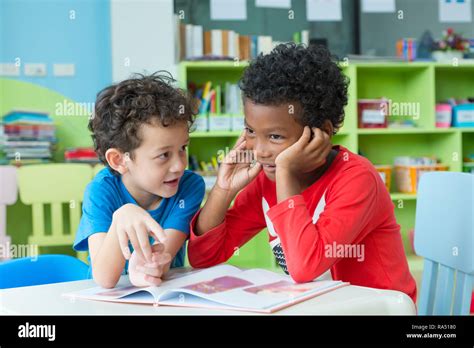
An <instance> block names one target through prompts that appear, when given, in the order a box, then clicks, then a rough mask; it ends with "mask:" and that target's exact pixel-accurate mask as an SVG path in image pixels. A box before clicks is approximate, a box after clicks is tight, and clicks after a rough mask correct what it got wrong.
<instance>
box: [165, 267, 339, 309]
mask: <svg viewBox="0 0 474 348" xmlns="http://www.w3.org/2000/svg"><path fill="white" fill-rule="evenodd" d="M195 279H197V278H195ZM188 280H189V282H187V285H185V286H182V287H181V288H179V289H173V290H170V291H169V292H166V293H163V294H162V295H161V296H160V300H159V303H160V304H173V305H186V301H188V300H191V299H193V302H195V301H194V296H198V297H201V298H203V299H207V300H209V301H212V302H214V303H219V304H222V305H225V306H231V307H238V308H248V309H254V310H268V309H271V308H273V307H277V306H280V305H283V304H291V303H292V302H295V301H297V300H298V299H300V298H302V297H305V296H309V295H311V294H317V293H319V292H323V291H326V290H328V289H330V288H333V287H336V286H340V285H341V284H342V282H341V281H317V282H310V283H303V284H297V283H295V282H294V281H293V280H292V279H291V277H289V276H287V275H280V274H276V273H273V272H270V271H266V270H258V269H252V270H248V271H242V272H240V273H236V274H233V275H229V274H226V275H223V276H222V275H221V276H218V277H215V278H213V279H209V278H207V280H204V279H202V278H201V279H197V280H198V281H197V282H191V281H190V280H191V279H186V281H188ZM189 305H192V304H191V303H189Z"/></svg>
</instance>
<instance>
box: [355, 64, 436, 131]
mask: <svg viewBox="0 0 474 348" xmlns="http://www.w3.org/2000/svg"><path fill="white" fill-rule="evenodd" d="M381 97H385V98H388V99H389V101H390V103H391V104H390V107H389V114H390V116H388V117H389V122H390V121H399V120H413V121H414V123H415V124H416V125H417V126H418V127H420V128H426V129H430V128H434V124H435V97H434V69H433V67H432V66H427V65H413V64H394V65H359V66H357V98H358V99H374V98H381ZM396 108H398V110H397V109H396ZM403 109H408V110H403ZM405 111H406V112H405ZM395 113H396V114H397V115H391V114H395ZM405 113H409V114H411V115H404V114H405Z"/></svg>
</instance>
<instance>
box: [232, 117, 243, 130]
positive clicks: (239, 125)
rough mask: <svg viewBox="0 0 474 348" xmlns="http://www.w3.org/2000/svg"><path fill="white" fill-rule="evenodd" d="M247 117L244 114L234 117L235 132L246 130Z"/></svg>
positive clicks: (233, 126) (233, 127) (233, 128)
mask: <svg viewBox="0 0 474 348" xmlns="http://www.w3.org/2000/svg"><path fill="white" fill-rule="evenodd" d="M244 121H245V117H244V115H242V114H234V115H232V121H231V123H232V127H231V129H232V130H233V131H242V130H243V129H244V128H245V122H244Z"/></svg>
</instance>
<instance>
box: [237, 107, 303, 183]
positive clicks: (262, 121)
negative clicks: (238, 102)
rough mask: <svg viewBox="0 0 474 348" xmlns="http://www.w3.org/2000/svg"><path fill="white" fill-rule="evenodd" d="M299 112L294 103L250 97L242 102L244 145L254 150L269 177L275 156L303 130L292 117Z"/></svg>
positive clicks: (273, 167)
mask: <svg viewBox="0 0 474 348" xmlns="http://www.w3.org/2000/svg"><path fill="white" fill-rule="evenodd" d="M298 112H301V111H300V108H299V107H298V106H297V105H295V104H282V105H279V106H270V105H260V104H255V103H253V102H252V101H251V100H246V101H245V102H244V113H245V127H246V134H245V139H246V141H247V149H249V150H253V151H254V153H255V154H256V156H257V158H256V159H257V161H258V162H260V163H261V164H262V167H263V171H264V172H265V175H266V176H267V178H269V179H270V180H272V181H275V170H276V168H275V159H276V157H277V156H278V155H279V154H280V152H282V151H283V150H285V149H286V148H288V147H289V146H291V145H293V144H294V143H295V142H297V141H298V139H299V138H300V137H301V135H302V134H303V129H304V127H303V126H302V125H301V124H299V123H298V122H297V121H296V119H295V115H296V114H297V113H298Z"/></svg>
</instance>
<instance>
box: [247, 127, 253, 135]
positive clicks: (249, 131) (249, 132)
mask: <svg viewBox="0 0 474 348" xmlns="http://www.w3.org/2000/svg"><path fill="white" fill-rule="evenodd" d="M245 131H246V132H247V134H254V133H255V132H254V131H253V130H252V129H250V128H249V127H245Z"/></svg>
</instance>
